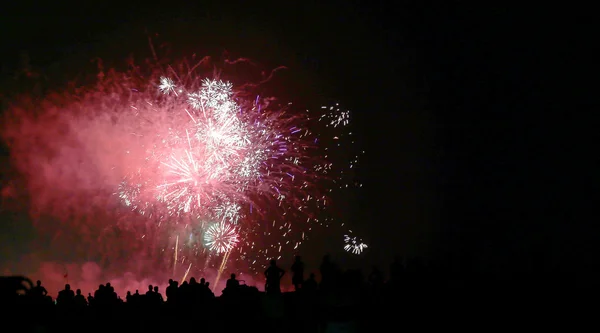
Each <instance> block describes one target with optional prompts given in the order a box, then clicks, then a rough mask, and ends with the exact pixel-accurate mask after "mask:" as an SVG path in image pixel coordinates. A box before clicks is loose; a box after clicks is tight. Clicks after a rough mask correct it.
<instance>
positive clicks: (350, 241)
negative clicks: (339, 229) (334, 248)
mask: <svg viewBox="0 0 600 333" xmlns="http://www.w3.org/2000/svg"><path fill="white" fill-rule="evenodd" d="M344 244H345V245H344V250H346V251H347V252H351V253H353V254H361V253H363V251H364V250H365V249H367V248H368V247H369V246H368V245H367V244H365V243H363V241H362V240H361V239H360V238H358V237H354V236H350V235H344Z"/></svg>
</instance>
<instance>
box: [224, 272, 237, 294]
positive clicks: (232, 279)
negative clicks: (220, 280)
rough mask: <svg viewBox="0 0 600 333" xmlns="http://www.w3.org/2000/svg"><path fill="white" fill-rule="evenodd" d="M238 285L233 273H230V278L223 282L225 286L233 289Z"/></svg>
mask: <svg viewBox="0 0 600 333" xmlns="http://www.w3.org/2000/svg"><path fill="white" fill-rule="evenodd" d="M239 286H240V281H238V280H236V278H235V274H233V273H231V275H230V278H229V279H228V280H227V283H226V284H225V288H228V289H231V290H235V289H237V288H238V287H239Z"/></svg>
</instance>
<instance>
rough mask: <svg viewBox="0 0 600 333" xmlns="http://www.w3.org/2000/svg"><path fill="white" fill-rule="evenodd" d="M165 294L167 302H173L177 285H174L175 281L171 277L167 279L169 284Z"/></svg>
mask: <svg viewBox="0 0 600 333" xmlns="http://www.w3.org/2000/svg"><path fill="white" fill-rule="evenodd" d="M165 294H166V295H167V302H169V303H174V302H175V298H176V297H177V295H176V294H177V286H176V285H175V282H174V281H173V279H169V285H168V286H167V289H166V290H165Z"/></svg>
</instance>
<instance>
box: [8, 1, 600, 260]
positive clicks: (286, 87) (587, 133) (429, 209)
mask: <svg viewBox="0 0 600 333" xmlns="http://www.w3.org/2000/svg"><path fill="white" fill-rule="evenodd" d="M60 3H61V2H60V1H54V2H50V3H48V4H44V5H35V6H29V5H26V4H22V5H16V4H10V5H3V8H2V10H1V11H0V24H1V31H2V34H1V37H0V39H1V44H0V45H2V50H3V51H2V89H3V91H7V90H6V89H7V88H6V87H8V86H11V87H13V86H14V85H13V84H12V83H7V82H13V81H10V80H12V77H13V76H14V72H15V70H16V68H18V64H19V61H20V60H19V59H22V58H21V56H22V54H24V53H23V52H26V53H27V54H28V55H29V58H30V62H31V64H32V66H33V67H35V68H37V69H38V70H39V71H42V72H44V73H45V74H46V75H48V76H50V77H52V78H53V79H54V80H57V82H60V80H66V79H70V78H71V77H72V76H74V75H77V74H78V73H79V72H81V71H86V70H90V69H91V70H93V64H90V61H89V60H90V59H92V58H95V57H100V58H103V59H105V60H106V61H108V62H110V61H112V62H113V63H114V64H115V66H118V64H123V63H124V59H126V58H127V57H128V56H129V55H130V54H134V55H139V56H140V57H141V56H147V55H149V49H148V41H147V34H150V35H154V36H157V35H156V34H158V37H156V38H158V40H160V41H162V42H168V43H169V44H170V45H171V48H172V50H173V52H174V53H176V54H181V55H189V54H190V53H198V54H202V55H204V54H209V55H215V56H217V55H220V54H222V53H223V52H224V51H225V50H226V51H227V52H228V53H229V54H231V55H234V56H243V57H248V58H251V59H253V60H256V61H257V62H260V63H261V64H263V65H264V66H265V67H266V68H269V67H276V66H279V65H286V66H287V67H289V70H287V71H285V72H284V73H282V74H281V75H282V76H281V80H282V81H279V82H283V84H281V85H280V86H274V87H270V89H273V91H274V92H276V93H277V94H278V95H280V96H284V97H291V98H296V99H297V100H300V101H307V100H311V101H313V102H314V101H321V100H323V101H331V100H339V101H341V102H342V103H343V104H344V105H345V106H347V107H348V108H349V109H350V110H352V111H353V112H354V114H353V116H354V117H355V118H354V121H355V124H356V126H357V132H358V133H359V136H360V138H361V141H362V143H363V145H364V147H365V150H366V151H367V155H366V156H365V158H364V159H363V161H364V163H363V164H362V165H361V168H360V172H359V175H358V176H359V178H360V179H361V180H362V182H363V183H364V188H363V190H362V191H361V192H360V194H359V196H358V198H356V201H355V202H354V203H353V204H352V205H349V207H348V210H349V211H351V212H352V213H351V215H352V216H354V220H353V221H352V223H353V224H354V225H356V226H357V228H355V229H356V230H357V231H360V232H361V233H362V234H364V236H365V238H366V239H368V241H369V243H370V244H371V249H370V251H369V253H368V254H367V256H366V257H365V260H370V261H372V262H374V263H378V264H380V265H383V264H384V263H387V262H388V261H389V260H390V259H391V258H392V257H393V255H394V254H400V255H403V256H405V257H409V256H416V255H419V256H424V257H427V258H432V259H437V260H444V261H452V262H453V263H455V264H456V266H457V267H465V268H466V267H470V268H473V267H474V268H476V269H481V270H492V271H494V272H497V271H511V272H521V271H531V270H534V269H541V270H549V269H556V268H564V267H565V265H566V263H567V262H569V263H571V264H570V265H571V266H573V265H575V266H577V267H587V268H591V267H592V265H593V264H594V255H595V248H596V245H595V244H596V242H595V238H596V235H597V227H596V222H597V218H595V216H596V215H595V214H594V215H589V213H592V212H593V210H592V205H593V203H592V199H591V196H590V192H591V191H592V189H593V188H597V186H596V185H595V181H596V180H597V178H598V177H597V175H595V174H597V172H596V173H595V174H592V173H590V174H591V176H589V175H588V172H587V171H589V170H590V169H591V164H590V162H589V160H590V157H591V156H592V155H594V150H595V149H594V148H589V147H587V145H589V143H591V142H593V141H594V140H593V138H594V136H595V134H594V131H593V130H592V129H591V124H590V123H589V122H587V121H584V120H583V117H584V116H585V115H587V114H588V112H589V111H587V108H589V105H588V104H587V102H586V101H585V99H584V98H583V97H582V96H583V92H582V91H579V90H578V89H576V88H575V85H576V84H579V82H580V79H575V72H577V71H578V69H576V68H579V67H578V66H577V64H580V63H582V62H584V61H586V60H588V59H586V58H587V57H589V56H587V55H585V53H583V52H580V50H579V49H578V48H577V46H576V44H577V43H576V42H577V40H578V39H580V38H581V36H580V35H578V34H575V33H571V32H570V31H567V30H566V29H564V28H563V27H561V26H560V25H557V24H555V22H554V21H553V20H552V17H555V16H553V15H554V14H552V15H551V14H550V12H551V10H549V9H548V8H545V10H544V12H543V13H542V12H541V11H535V12H533V11H532V12H530V13H525V12H523V10H519V11H518V12H517V11H516V10H515V9H511V8H502V7H484V6H483V5H480V6H478V7H469V6H467V5H464V4H457V2H454V1H445V2H442V1H439V2H427V3H424V2H417V1H415V2H409V1H400V2H391V1H390V2H384V1H315V2H312V1H304V2H298V3H297V4H295V5H287V4H284V3H285V2H272V1H260V3H261V5H252V6H249V5H246V6H236V5H232V4H230V5H228V4H225V3H224V2H221V4H219V5H210V4H202V5H200V4H198V5H191V6H187V5H186V6H184V5H180V4H176V5H171V4H170V3H168V2H162V3H157V4H155V5H152V4H149V3H148V2H146V3H139V4H127V3H118V4H117V3H111V2H105V1H104V2H99V1H88V2H85V4H83V3H78V4H77V5H68V4H65V5H60ZM198 3H204V1H198ZM324 3H327V4H324ZM6 6H9V7H8V8H7V7H6ZM579 24H585V22H579ZM582 30H585V29H582ZM574 55H575V57H574ZM588 89H589V88H588ZM3 95H6V94H3ZM565 107H568V109H569V110H570V111H568V112H564V111H563V109H564V108H565ZM3 163H4V162H3ZM4 178H5V179H4V180H6V178H7V177H6V176H5V177H4ZM4 180H3V181H4ZM593 184H594V185H593ZM350 206H351V207H350ZM592 216H594V218H592ZM2 223H3V224H4V225H5V226H4V227H5V228H8V229H10V230H12V231H14V228H15V226H14V225H11V226H10V227H8V226H7V225H9V224H10V223H7V222H5V221H3V222H2ZM29 232H30V231H29ZM11 237H12V238H11ZM14 237H15V236H7V233H5V235H4V236H3V238H2V239H3V240H4V239H9V238H11V239H12V240H11V242H12V243H11V244H16V243H18V242H19V240H15V239H13V238H14ZM316 240H318V237H317V238H316ZM324 250H325V251H329V249H328V248H327V247H326V246H325V247H324Z"/></svg>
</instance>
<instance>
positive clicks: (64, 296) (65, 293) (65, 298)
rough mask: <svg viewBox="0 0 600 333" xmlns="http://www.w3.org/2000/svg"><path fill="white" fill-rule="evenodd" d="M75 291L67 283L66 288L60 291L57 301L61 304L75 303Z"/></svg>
mask: <svg viewBox="0 0 600 333" xmlns="http://www.w3.org/2000/svg"><path fill="white" fill-rule="evenodd" d="M74 298H75V293H74V292H73V290H71V285H70V284H68V283H67V284H65V289H64V290H61V291H59V292H58V297H57V298H56V303H57V304H58V305H61V306H70V305H72V304H73V299H74Z"/></svg>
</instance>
